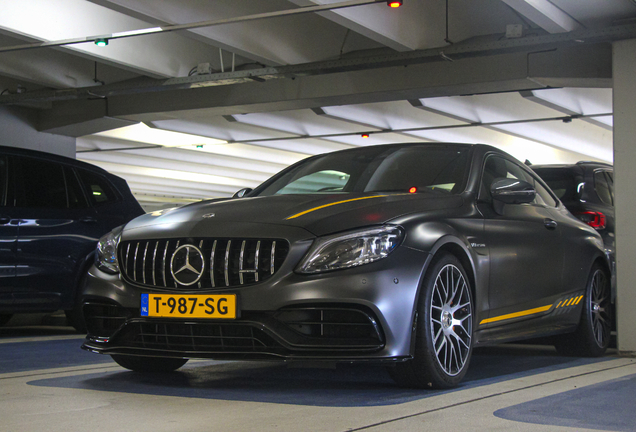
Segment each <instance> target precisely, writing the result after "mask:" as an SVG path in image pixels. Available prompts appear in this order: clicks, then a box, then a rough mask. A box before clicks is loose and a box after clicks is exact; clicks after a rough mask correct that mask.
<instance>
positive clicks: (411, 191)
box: [409, 186, 417, 193]
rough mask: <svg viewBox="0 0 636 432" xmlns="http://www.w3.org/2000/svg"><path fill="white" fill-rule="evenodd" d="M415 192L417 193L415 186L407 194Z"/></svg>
mask: <svg viewBox="0 0 636 432" xmlns="http://www.w3.org/2000/svg"><path fill="white" fill-rule="evenodd" d="M415 192H417V188H416V187H415V186H413V187H412V188H411V189H409V193H415Z"/></svg>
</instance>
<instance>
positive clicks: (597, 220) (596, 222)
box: [575, 211, 607, 230]
mask: <svg viewBox="0 0 636 432" xmlns="http://www.w3.org/2000/svg"><path fill="white" fill-rule="evenodd" d="M575 216H576V217H578V218H579V219H581V220H582V221H583V222H585V223H586V224H588V225H589V226H591V227H592V228H594V229H597V230H601V229H603V228H605V226H606V225H607V221H606V219H605V215H604V214H603V213H601V212H592V211H586V212H582V213H576V214H575Z"/></svg>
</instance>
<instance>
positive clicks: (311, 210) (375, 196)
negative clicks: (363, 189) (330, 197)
mask: <svg viewBox="0 0 636 432" xmlns="http://www.w3.org/2000/svg"><path fill="white" fill-rule="evenodd" d="M385 196H388V195H374V196H368V197H361V198H353V199H348V200H344V201H338V202H335V203H331V204H325V205H321V206H318V207H314V208H312V209H309V210H305V211H304V212H300V213H297V214H295V215H293V216H290V217H288V218H287V219H286V220H289V219H295V218H297V217H300V216H303V215H306V214H307V213H311V212H313V211H316V210H320V209H323V208H325V207H331V206H335V205H338V204H344V203H348V202H352V201H360V200H366V199H371V198H383V197H385Z"/></svg>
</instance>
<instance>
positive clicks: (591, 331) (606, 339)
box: [555, 264, 612, 357]
mask: <svg viewBox="0 0 636 432" xmlns="http://www.w3.org/2000/svg"><path fill="white" fill-rule="evenodd" d="M611 331H612V305H611V288H610V278H609V275H608V274H607V272H606V271H605V270H604V269H603V268H602V267H601V266H599V265H598V264H595V265H594V266H593V267H592V270H591V271H590V276H589V277H588V280H587V285H586V287H585V298H584V303H583V310H582V311H581V320H580V321H579V326H578V327H577V329H576V331H575V332H574V333H571V334H566V335H562V336H559V339H558V340H557V342H556V343H555V346H556V349H557V351H558V352H559V353H560V354H565V355H577V356H582V357H600V356H602V355H603V354H604V353H605V351H606V350H607V347H608V346H609V343H610V336H611Z"/></svg>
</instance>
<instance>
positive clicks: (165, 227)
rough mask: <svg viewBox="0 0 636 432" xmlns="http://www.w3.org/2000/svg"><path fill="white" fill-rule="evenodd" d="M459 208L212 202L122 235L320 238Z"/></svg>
mask: <svg viewBox="0 0 636 432" xmlns="http://www.w3.org/2000/svg"><path fill="white" fill-rule="evenodd" d="M461 204H462V198H461V197H460V196H457V195H439V194H435V193H418V194H383V193H373V194H369V193H365V194H346V195H345V194H329V195H316V194H311V195H309V194H308V195H277V196H266V197H253V198H237V199H226V200H212V201H203V202H200V203H196V204H190V205H187V206H184V207H180V208H176V209H169V210H163V211H158V212H152V213H148V214H146V215H143V216H140V217H138V218H136V219H134V220H133V221H131V222H129V223H128V225H127V226H126V231H127V232H131V231H132V230H137V229H142V228H143V229H144V231H148V232H152V228H153V227H154V228H156V229H157V230H158V231H161V232H163V233H164V234H165V235H166V236H169V231H170V230H176V231H182V230H183V228H186V227H187V226H189V227H194V226H196V227H197V228H198V229H197V231H199V229H201V227H202V226H203V227H204V228H205V227H207V229H205V231H207V232H210V235H223V234H217V233H216V231H224V232H225V233H228V231H234V229H232V227H235V226H248V225H249V226H254V225H255V224H256V225H261V226H262V225H270V226H272V227H273V226H277V227H289V228H292V227H294V228H298V229H303V230H305V231H307V232H308V233H310V234H313V235H315V236H322V235H326V234H331V233H335V232H339V231H345V230H348V229H354V228H358V227H363V226H369V225H377V224H382V223H386V222H389V221H391V220H393V219H396V218H397V217H399V216H403V215H406V214H411V213H420V212H427V211H435V210H442V209H447V208H455V207H459V206H460V205H461ZM276 231H278V230H276ZM212 232H214V234H212ZM170 234H173V233H170ZM226 235H229V233H228V234H226ZM170 236H171V235H170Z"/></svg>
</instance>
